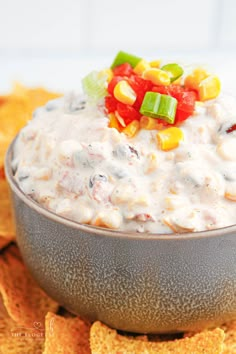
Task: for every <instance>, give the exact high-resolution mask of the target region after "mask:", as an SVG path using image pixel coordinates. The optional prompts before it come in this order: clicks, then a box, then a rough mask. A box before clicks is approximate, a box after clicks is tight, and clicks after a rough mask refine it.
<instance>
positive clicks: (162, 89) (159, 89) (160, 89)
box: [152, 85, 171, 96]
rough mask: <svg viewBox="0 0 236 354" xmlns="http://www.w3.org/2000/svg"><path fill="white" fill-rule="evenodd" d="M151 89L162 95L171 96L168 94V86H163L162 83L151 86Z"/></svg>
mask: <svg viewBox="0 0 236 354" xmlns="http://www.w3.org/2000/svg"><path fill="white" fill-rule="evenodd" d="M152 91H153V92H158V93H160V94H162V95H169V96H171V94H170V90H169V86H164V85H159V86H153V87H152Z"/></svg>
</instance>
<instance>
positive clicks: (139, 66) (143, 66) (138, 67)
mask: <svg viewBox="0 0 236 354" xmlns="http://www.w3.org/2000/svg"><path fill="white" fill-rule="evenodd" d="M147 69H150V65H149V63H148V62H147V61H146V60H145V59H142V60H140V62H139V63H138V64H137V65H136V66H135V68H134V72H135V74H137V75H142V73H143V72H144V71H145V70H147Z"/></svg>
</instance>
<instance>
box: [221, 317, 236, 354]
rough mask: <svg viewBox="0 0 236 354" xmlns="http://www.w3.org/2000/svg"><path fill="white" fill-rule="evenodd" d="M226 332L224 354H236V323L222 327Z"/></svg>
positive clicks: (229, 323) (232, 322)
mask: <svg viewBox="0 0 236 354" xmlns="http://www.w3.org/2000/svg"><path fill="white" fill-rule="evenodd" d="M221 328H222V329H223V330H224V332H225V341H224V347H223V354H236V321H231V322H228V323H226V324H225V325H223V326H221Z"/></svg>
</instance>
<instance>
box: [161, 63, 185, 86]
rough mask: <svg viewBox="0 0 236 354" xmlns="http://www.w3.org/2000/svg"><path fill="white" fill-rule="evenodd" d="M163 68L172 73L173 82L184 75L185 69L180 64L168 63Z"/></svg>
mask: <svg viewBox="0 0 236 354" xmlns="http://www.w3.org/2000/svg"><path fill="white" fill-rule="evenodd" d="M161 70H164V71H166V72H167V73H168V74H169V75H170V81H171V82H173V81H175V80H177V79H178V78H179V77H180V76H182V75H183V73H184V71H183V69H182V68H181V66H179V64H175V63H174V64H166V65H164V66H162V67H161Z"/></svg>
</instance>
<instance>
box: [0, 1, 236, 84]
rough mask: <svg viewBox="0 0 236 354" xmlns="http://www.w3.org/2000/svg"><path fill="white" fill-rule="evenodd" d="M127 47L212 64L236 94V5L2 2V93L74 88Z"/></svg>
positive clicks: (149, 55)
mask: <svg viewBox="0 0 236 354" xmlns="http://www.w3.org/2000/svg"><path fill="white" fill-rule="evenodd" d="M120 49H123V50H126V51H129V52H133V53H134V54H137V55H139V56H143V57H147V58H148V59H149V58H150V59H151V58H153V59H154V58H160V57H161V58H162V57H164V58H171V59H182V60H187V61H188V62H190V61H194V62H199V63H209V64H210V66H212V67H213V68H214V69H215V70H216V71H217V72H219V74H220V75H222V77H223V84H224V86H225V87H227V88H229V87H230V88H234V87H235V88H236V1H234V0H178V1H175V0H141V1H138V0H116V1H114V0H99V1H96V0H57V1H56V0H37V1H35V0H0V90H1V91H4V90H7V89H8V88H9V87H10V85H11V82H12V81H13V80H21V81H23V82H25V83H26V84H29V85H37V84H42V85H47V86H49V87H50V88H52V89H60V90H68V89H70V88H71V89H74V88H79V87H80V79H81V77H82V76H83V75H84V74H86V72H87V71H90V70H91V69H92V68H93V67H94V68H99V67H102V66H104V65H105V66H108V65H109V64H110V62H111V60H112V58H113V57H114V55H115V54H116V52H117V51H118V50H120Z"/></svg>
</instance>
